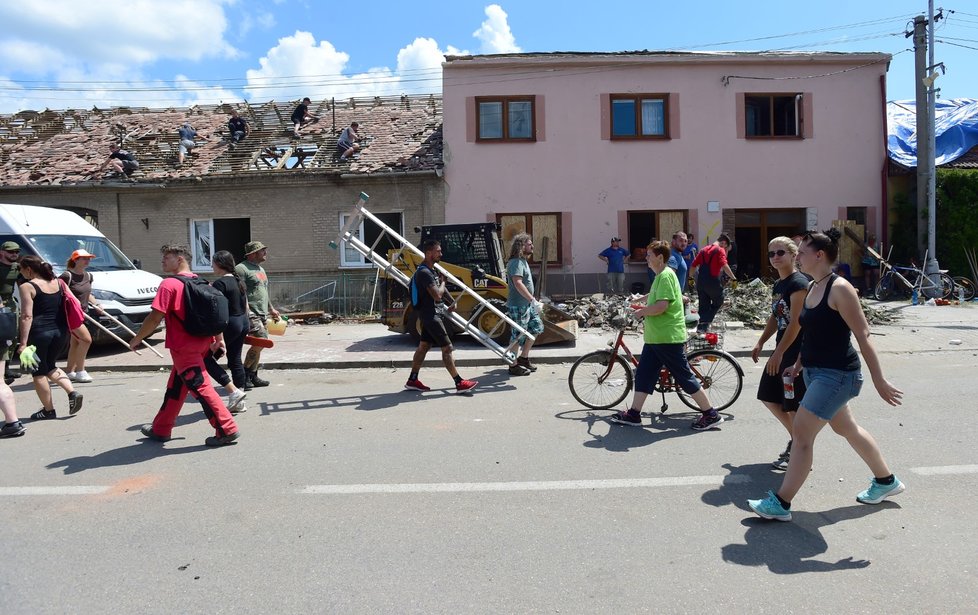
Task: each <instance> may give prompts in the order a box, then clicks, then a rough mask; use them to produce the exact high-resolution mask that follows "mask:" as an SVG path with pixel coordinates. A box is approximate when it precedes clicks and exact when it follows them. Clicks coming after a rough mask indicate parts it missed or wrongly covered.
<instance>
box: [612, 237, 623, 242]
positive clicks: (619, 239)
mask: <svg viewBox="0 0 978 615" xmlns="http://www.w3.org/2000/svg"><path fill="white" fill-rule="evenodd" d="M611 241H621V237H612V238H611Z"/></svg>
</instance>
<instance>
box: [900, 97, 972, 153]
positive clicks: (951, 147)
mask: <svg viewBox="0 0 978 615" xmlns="http://www.w3.org/2000/svg"><path fill="white" fill-rule="evenodd" d="M886 124H887V139H886V141H887V143H886V145H887V149H888V150H889V154H890V158H892V159H893V160H894V161H895V162H899V163H900V164H902V165H903V166H905V167H916V166H917V105H916V103H915V102H914V101H912V100H897V101H893V102H889V103H887V104H886ZM934 134H935V135H936V139H935V141H936V148H935V155H934V160H935V164H937V165H938V166H939V165H942V164H946V163H948V162H952V161H954V160H956V159H958V158H960V157H961V156H963V155H965V154H966V153H967V152H968V150H970V149H971V148H972V147H974V146H975V145H978V100H975V99H974V98H952V99H949V100H938V101H937V102H936V104H935V108H934Z"/></svg>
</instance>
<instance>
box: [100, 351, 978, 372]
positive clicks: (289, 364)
mask: <svg viewBox="0 0 978 615" xmlns="http://www.w3.org/2000/svg"><path fill="white" fill-rule="evenodd" d="M857 350H858V349H857ZM925 352H954V353H964V352H972V353H974V352H978V347H955V348H914V349H911V350H878V349H877V351H876V353H877V354H881V355H898V354H915V353H925ZM727 353H728V354H729V355H731V356H733V357H734V358H736V359H748V360H749V359H750V355H751V351H750V350H728V351H727ZM583 354H584V353H581V354H574V355H562V356H538V357H533V362H534V363H535V364H538V365H559V364H563V363H568V364H569V363H573V362H574V361H576V360H577V359H579V358H580V357H581V356H582V355H583ZM770 355H771V352H770V349H768V350H766V351H764V352H762V353H761V356H762V357H768V356H770ZM438 365H441V363H440V361H438V360H437V358H428V359H426V361H425V367H427V368H429V369H430V368H431V367H433V366H438ZM455 365H457V366H459V367H505V364H504V363H503V362H502V361H500V360H499V359H497V358H494V357H475V358H468V359H456V361H455ZM409 367H411V361H410V360H409V359H391V360H372V361H335V362H328V361H284V362H278V363H275V362H272V363H263V364H262V366H261V368H262V370H263V371H269V370H286V369H292V370H307V369H407V368H409ZM87 369H88V372H89V373H93V372H94V373H109V372H127V373H128V372H159V371H163V372H169V371H170V364H169V363H158V364H155V365H104V366H94V365H93V366H89V367H87Z"/></svg>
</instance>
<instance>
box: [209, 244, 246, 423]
mask: <svg viewBox="0 0 978 615" xmlns="http://www.w3.org/2000/svg"><path fill="white" fill-rule="evenodd" d="M211 266H212V267H213V269H214V273H215V274H217V275H219V276H220V277H219V278H217V279H216V280H214V283H213V284H211V286H213V287H214V288H216V289H217V290H219V291H221V294H222V295H224V296H225V297H226V298H227V300H228V314H229V316H230V318H229V320H228V326H227V329H225V330H224V345H225V346H226V347H227V358H228V369H230V370H231V376H230V377H229V376H228V373H227V372H226V371H224V369H223V368H222V367H221V366H220V364H219V363H218V362H217V360H218V359H220V358H221V357H220V353H216V354H215V353H214V352H208V353H207V355H206V356H205V357H204V365H206V366H207V373H208V374H210V376H211V378H213V379H214V380H216V381H217V382H218V384H220V385H221V386H223V387H224V389H225V390H226V391H227V392H228V401H227V408H228V410H230V411H231V414H238V413H239V412H244V411H245V410H247V408H246V407H245V404H244V399H245V396H246V395H248V393H247V392H246V391H245V390H244V387H245V383H246V382H247V378H246V377H245V368H244V364H243V363H242V362H241V350H242V348H244V340H245V336H246V335H247V334H248V326H249V325H248V299H247V292H248V291H247V290H246V289H245V286H244V282H242V281H241V278H239V277H238V274H237V273H235V271H234V256H233V255H232V254H231V253H230V252H228V251H227V250H221V251H219V252H217V253H215V254H214V257H213V259H211Z"/></svg>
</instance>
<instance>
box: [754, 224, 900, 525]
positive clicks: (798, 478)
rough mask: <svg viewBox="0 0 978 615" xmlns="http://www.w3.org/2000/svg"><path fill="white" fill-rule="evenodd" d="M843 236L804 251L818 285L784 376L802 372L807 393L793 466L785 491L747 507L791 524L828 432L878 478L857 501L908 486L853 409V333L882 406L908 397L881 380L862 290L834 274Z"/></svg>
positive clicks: (817, 241)
mask: <svg viewBox="0 0 978 615" xmlns="http://www.w3.org/2000/svg"><path fill="white" fill-rule="evenodd" d="M840 237H841V233H840V232H839V231H838V230H837V229H829V230H828V231H826V232H825V233H818V232H814V231H812V232H809V233H807V234H806V235H805V237H804V239H803V240H802V242H801V246H800V247H799V250H798V265H799V267H800V268H801V270H802V271H803V272H805V273H807V274H808V275H810V276H812V279H813V280H814V282H812V285H811V287H810V289H809V291H808V296H807V297H806V298H805V302H804V307H803V308H802V312H801V317H800V322H801V328H802V344H801V355H800V356H799V359H798V361H796V362H795V364H794V366H792V367H790V368H788V369H787V370H785V372H784V373H785V375H790V376H791V377H795V376H797V374H798V373H799V372H800V371H801V370H802V366H804V378H805V385H806V387H807V388H806V391H805V396H804V397H803V398H802V400H801V403H800V404H799V408H798V412H797V414H796V416H795V420H794V422H793V424H792V450H791V459H790V461H789V463H788V471H787V473H786V474H785V477H784V481H783V482H782V483H781V488H780V489H778V491H777V493H775V492H774V491H769V492H768V494H767V497H765V498H764V499H760V500H748V501H747V503H748V504H749V505H750V507H751V508H752V509H753V510H754V512H756V513H757V514H758V515H760V516H761V517H763V518H765V519H777V520H778V521H790V520H791V510H790V509H791V500H792V499H793V498H794V497H795V494H797V493H798V491H799V490H801V487H802V485H803V484H804V483H805V479H806V478H807V477H808V473H809V472H810V471H811V467H812V450H813V446H814V443H815V437H816V436H817V435H818V433H819V431H821V429H822V428H823V427H825V425H831V426H832V430H833V431H835V432H836V433H837V434H839V435H840V436H842V437H843V438H845V439H846V440H848V441H849V446H851V447H852V448H853V450H855V451H856V453H857V454H858V455H859V456H860V457H861V458H862V460H863V461H865V462H866V465H868V466H869V469H870V470H871V471H872V472H873V479H872V481H871V482H870V485H869V488H867V489H866V490H865V491H862V492H860V493H859V494H857V495H856V500H857V501H859V502H862V503H863V504H879V503H880V502H882V501H883V500H884V499H886V498H888V497H891V496H894V495H896V494H898V493H900V492H902V491H903V490H904V485H903V483H901V482H900V480H899V479H898V478H896V477H895V476H894V475H893V473H892V472H890V468H889V466H887V465H886V461H885V460H884V459H883V455H882V453H880V449H879V446H878V445H877V444H876V440H875V439H873V436H872V435H870V434H869V432H867V431H866V430H865V429H863V428H862V427H860V426H859V425H858V424H856V420H855V418H854V417H853V416H852V411H851V410H850V409H849V400H850V399H852V398H854V397H856V396H857V395H859V390H860V389H861V388H862V384H863V377H862V372H861V366H860V362H859V355H858V354H856V350H855V348H853V346H852V340H851V337H852V334H855V337H856V341H857V342H858V343H859V349H860V350H861V351H862V355H863V358H864V359H865V360H866V367H868V368H869V372H870V374H871V375H872V378H873V384H874V385H875V387H876V391H877V393H879V396H880V397H881V398H883V401H885V402H886V403H888V404H890V405H891V406H897V405H899V404H900V403H901V398H902V397H903V391H901V390H900V389H898V388H896V387H895V386H893V385H892V384H890V383H889V382H887V380H886V378H884V377H883V369H882V367H880V362H879V358H878V357H877V356H876V350H875V349H874V348H873V345H872V343H870V341H869V324H868V323H867V322H866V317H865V316H864V315H863V311H862V306H861V305H860V304H859V296H858V295H857V294H856V290H855V289H854V288H853V287H852V285H851V284H849V282H847V281H846V280H845V279H843V278H840V277H838V276H836V275H835V274H834V273H832V265H833V264H834V263H835V260H836V258H837V257H838V255H839V238H840Z"/></svg>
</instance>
